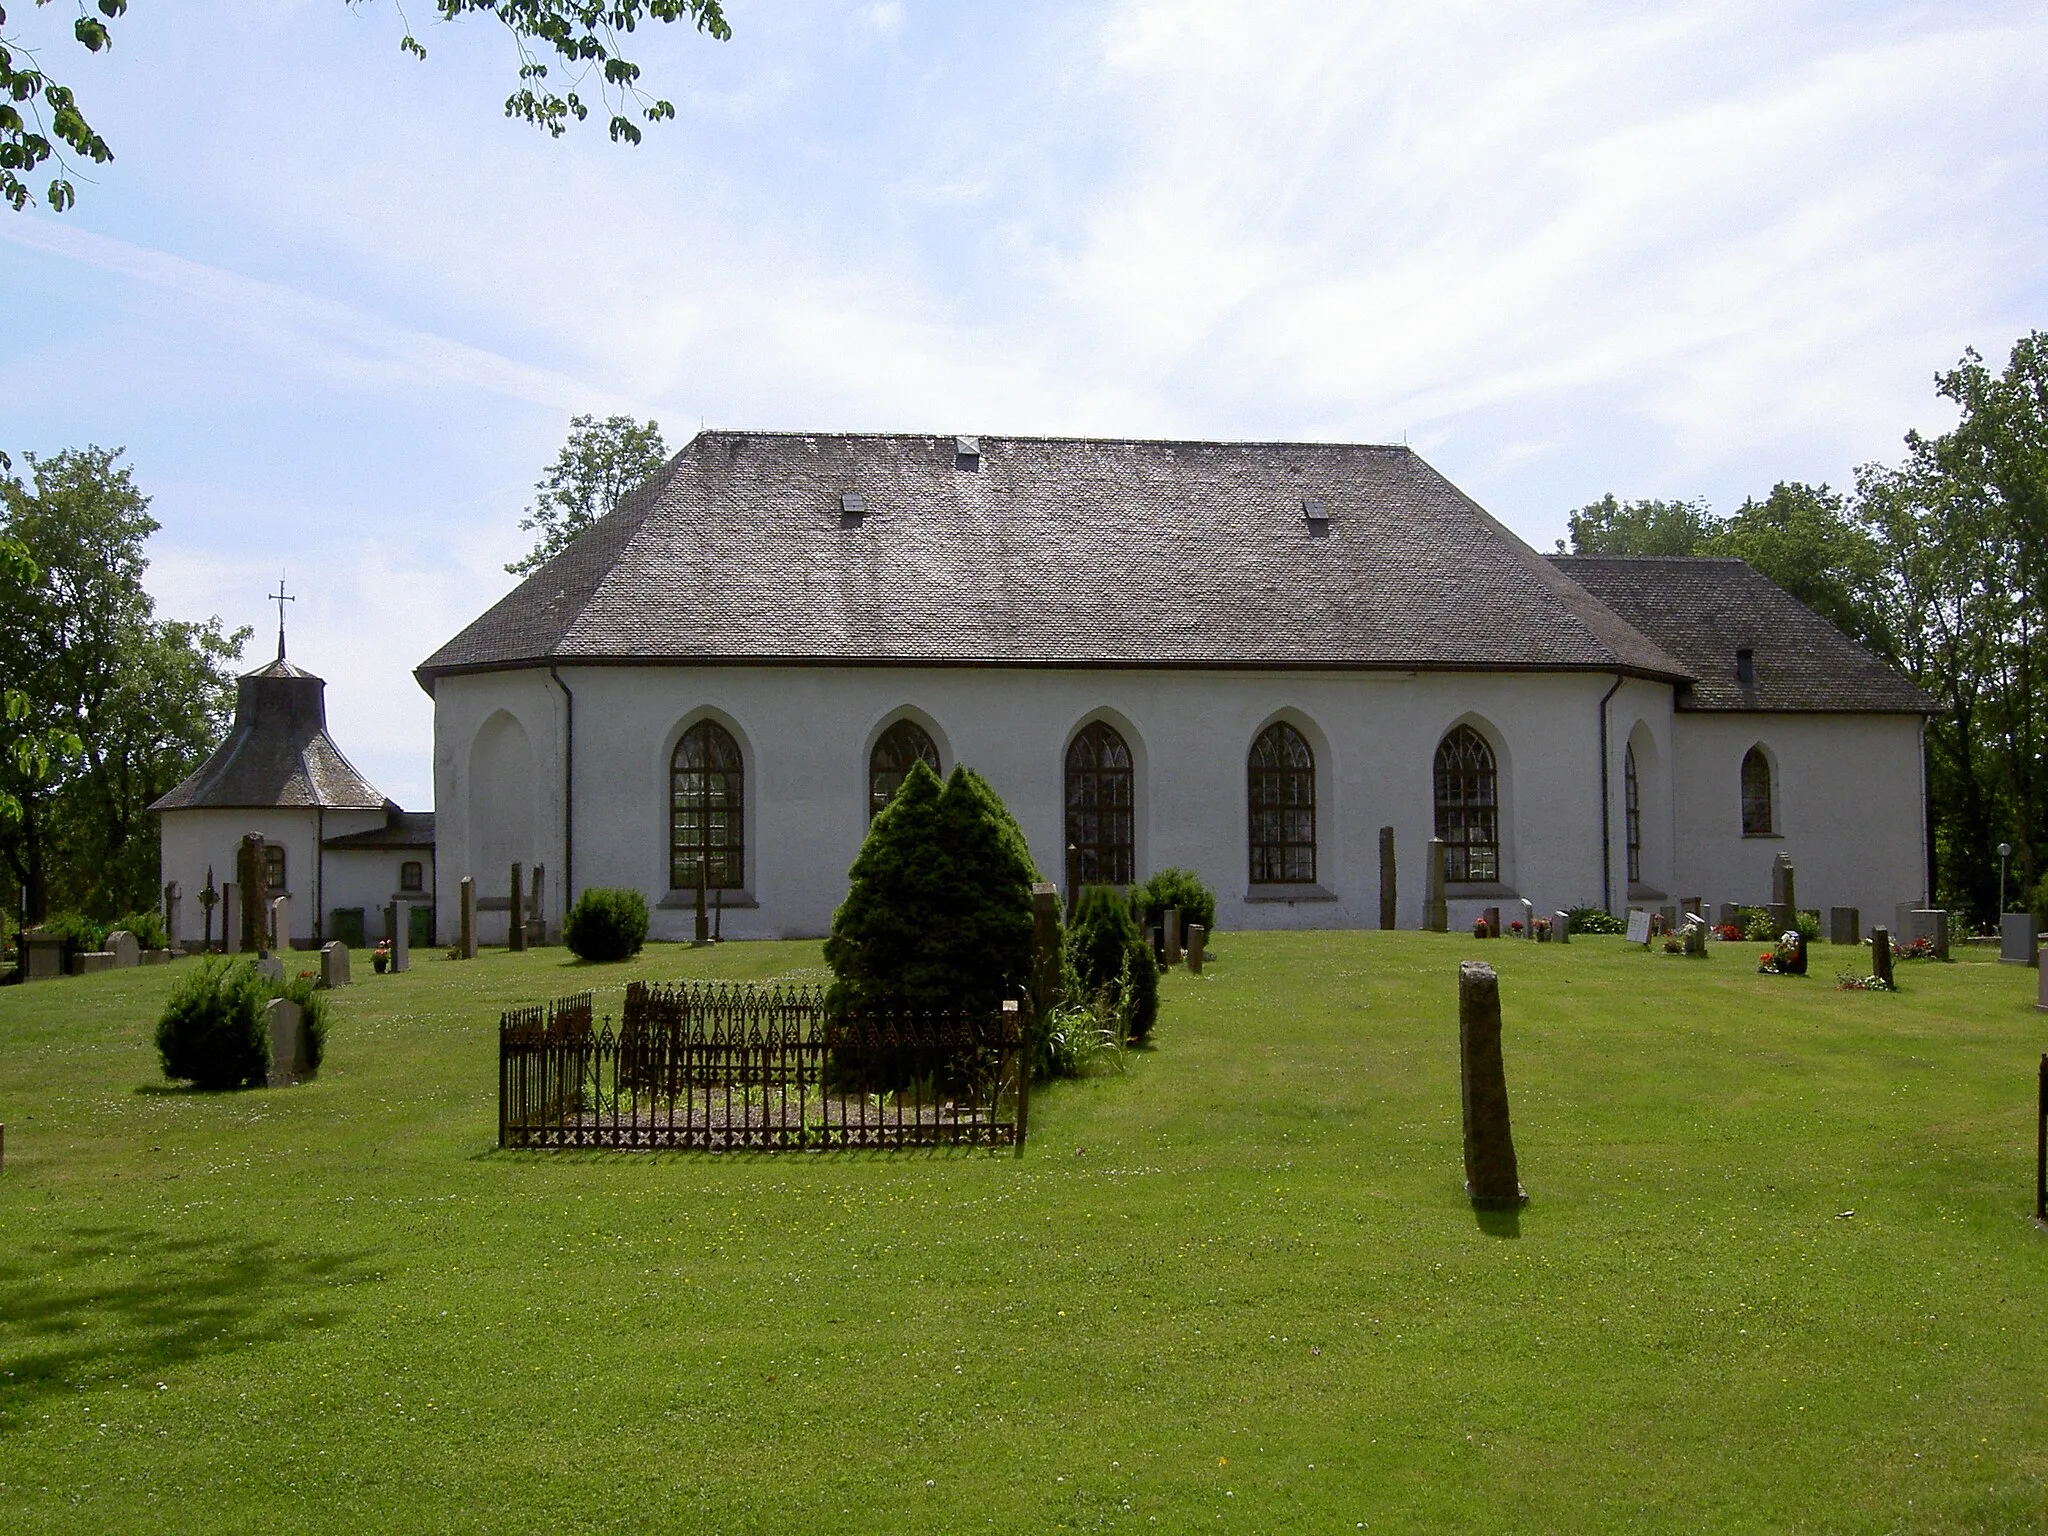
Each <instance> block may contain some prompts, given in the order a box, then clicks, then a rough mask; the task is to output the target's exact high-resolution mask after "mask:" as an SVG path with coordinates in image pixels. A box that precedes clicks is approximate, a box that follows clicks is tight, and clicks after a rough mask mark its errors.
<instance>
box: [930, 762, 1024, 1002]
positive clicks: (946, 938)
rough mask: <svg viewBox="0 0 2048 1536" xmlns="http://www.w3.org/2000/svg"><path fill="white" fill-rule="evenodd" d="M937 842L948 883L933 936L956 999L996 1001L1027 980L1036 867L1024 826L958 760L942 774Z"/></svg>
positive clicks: (982, 782) (984, 781)
mask: <svg viewBox="0 0 2048 1536" xmlns="http://www.w3.org/2000/svg"><path fill="white" fill-rule="evenodd" d="M939 844H940V847H941V849H942V850H943V852H944V857H945V860H946V862H947V863H948V864H949V865H950V866H951V869H950V871H949V873H950V879H951V884H952V887H953V891H952V898H951V900H952V906H951V908H950V910H949V912H948V913H947V917H946V921H945V922H944V923H943V924H942V925H941V926H940V929H939V935H938V936H939V938H940V940H941V945H942V949H943V952H944V954H945V966H946V969H947V971H948V972H949V973H950V974H951V975H952V977H953V979H954V985H955V986H956V987H957V988H958V997H959V1001H958V1002H957V1003H955V1004H954V1006H955V1007H960V1008H972V1009H975V1010H976V1011H980V1010H983V1009H994V1008H998V1007H1000V1006H1001V1005H1002V1000H1003V998H1004V996H1005V995H1006V994H1008V993H1009V992H1011V991H1013V990H1015V989H1018V988H1023V987H1028V986H1030V984H1031V936H1032V921H1031V885H1032V882H1033V881H1035V880H1036V879H1037V878H1038V867H1037V866H1036V865H1035V864H1033V863H1032V862H1031V849H1030V847H1029V845H1027V844H1026V843H1025V841H1024V829H1023V828H1022V827H1020V826H1018V825H1017V819H1016V818H1015V817H1014V816H1012V815H1011V814H1010V809H1009V807H1008V806H1006V805H1004V804H1003V802H1002V799H1001V797H1000V796H998V795H997V794H996V792H995V791H994V790H993V789H991V788H989V785H988V781H987V780H986V779H984V778H983V777H982V776H981V775H980V774H978V773H976V772H975V771H974V770H973V769H972V768H960V767H956V768H955V769H954V770H953V776H952V777H951V778H950V779H948V780H947V781H946V792H945V794H944V795H942V796H941V797H940V798H939Z"/></svg>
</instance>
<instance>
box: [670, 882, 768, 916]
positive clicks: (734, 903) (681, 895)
mask: <svg viewBox="0 0 2048 1536" xmlns="http://www.w3.org/2000/svg"><path fill="white" fill-rule="evenodd" d="M654 905H655V909H656V910H657V911H661V912H694V911H696V910H697V891H696V888H695V887H694V886H693V887H691V888H690V889H689V890H687V891H670V892H669V893H668V894H667V895H666V896H664V897H662V898H661V900H660V901H657V902H656V903H655V904H654ZM760 905H761V903H760V902H758V901H756V900H754V897H753V893H752V892H750V891H706V892H705V893H704V910H705V911H706V912H714V911H717V910H718V909H719V908H721V907H723V908H724V909H725V910H726V911H728V912H730V911H733V910H734V909H735V908H745V907H758V906H760Z"/></svg>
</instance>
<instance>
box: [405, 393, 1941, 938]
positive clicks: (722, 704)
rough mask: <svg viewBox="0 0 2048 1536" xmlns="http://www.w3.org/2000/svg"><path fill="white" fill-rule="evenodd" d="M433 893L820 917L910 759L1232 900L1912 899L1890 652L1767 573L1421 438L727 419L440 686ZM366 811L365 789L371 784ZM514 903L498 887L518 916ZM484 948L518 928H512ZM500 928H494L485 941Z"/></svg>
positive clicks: (1909, 808) (534, 578)
mask: <svg viewBox="0 0 2048 1536" xmlns="http://www.w3.org/2000/svg"><path fill="white" fill-rule="evenodd" d="M417 676H418V679H419V682H420V685H421V686H422V687H423V688H424V689H426V690H427V692H428V693H429V694H431V695H432V697H433V700H434V784H435V803H436V806H437V810H438V818H437V827H436V838H435V846H434V859H435V863H436V866H437V869H438V878H437V879H436V880H435V882H434V888H435V890H436V891H438V893H439V900H440V902H441V904H442V906H443V909H444V910H442V911H441V913H440V927H441V931H442V932H444V933H446V932H451V931H453V927H454V923H455V913H454V911H453V907H452V903H453V901H454V899H455V893H456V888H457V883H458V881H459V880H460V879H461V878H462V877H463V876H465V875H473V876H475V878H476V881H477V888H478V891H479V894H480V895H484V896H502V895H504V894H505V890H504V887H505V885H506V882H507V880H508V878H509V873H508V872H509V867H510V865H511V864H512V863H514V862H515V861H516V862H518V863H520V864H521V865H522V866H524V867H525V868H526V869H527V870H528V871H531V870H532V869H533V867H534V866H536V865H538V866H540V867H542V868H543V869H544V871H545V875H544V892H543V906H544V911H545V913H546V916H547V920H548V923H549V926H550V928H551V929H553V928H556V927H558V925H559V919H560V915H561V913H562V912H563V911H564V910H565V907H566V905H567V903H568V902H569V901H571V900H573V897H574V893H575V892H577V891H579V890H582V889H585V888H587V887H591V886H624V887H631V888H633V889H637V890H639V891H641V892H642V893H644V894H645V895H646V897H647V899H648V902H649V905H650V907H652V908H654V909H655V921H654V936H655V937H657V938H681V937H686V936H687V935H688V934H689V932H690V930H691V926H692V922H693V918H692V910H691V909H693V908H694V905H695V900H696V887H697V884H698V882H699V880H700V878H701V879H702V880H703V882H704V883H705V885H706V886H707V887H708V888H709V889H710V890H712V891H713V892H715V893H716V896H715V899H716V900H717V901H718V903H719V904H720V905H721V906H722V909H723V929H724V932H725V934H726V935H727V936H728V937H776V936H783V937H796V936H813V935H818V934H822V933H824V932H826V931H827V929H828V928H829V926H830V923H831V918H832V912H833V909H834V907H835V906H836V905H837V904H838V903H839V901H840V900H841V898H842V897H843V895H844V893H845V890H846V874H847V868H848V866H849V865H850V864H851V863H852V861H853V858H854V855H855V853H856V851H857V850H858V848H859V846H860V842H861V839H862V836H863V835H864V833H865V830H866V827H867V824H868V821H869V819H870V817H871V815H872V814H873V812H874V810H875V809H876V808H877V806H878V805H879V804H880V803H881V802H882V801H883V800H885V799H886V797H887V795H888V793H889V792H890V791H891V790H892V789H893V787H894V785H895V784H896V782H897V781H898V780H899V779H900V776H901V775H902V773H903V772H904V771H905V770H906V769H907V767H908V766H909V764H910V763H911V762H912V761H913V760H914V759H915V758H917V757H923V758H925V759H926V760H928V761H930V762H931V763H932V764H933V765H934V766H935V767H936V768H938V769H939V770H940V771H941V772H945V771H950V770H951V769H952V767H953V766H954V765H955V764H956V763H964V764H967V765H968V766H970V767H972V768H974V769H976V770H977V771H979V772H980V773H981V774H982V775H984V776H985V777H986V778H987V779H988V780H989V782H990V783H991V784H992V785H993V786H994V788H995V789H996V791H997V792H998V793H999V794H1000V795H1001V796H1002V797H1003V799H1004V800H1005V801H1006V802H1007V804H1008V805H1009V807H1010V809H1011V811H1012V812H1013V813H1014V814H1015V816H1016V817H1017V820H1018V821H1019V823H1020V824H1021V825H1022V827H1023V829H1024V832H1025V834H1026V836H1027V837H1028V838H1029V840H1030V844H1031V848H1032V852H1033V855H1034V857H1035V858H1036V860H1037V862H1038V865H1039V867H1040V869H1041V870H1042V871H1043V872H1044V873H1045V875H1046V876H1047V878H1049V879H1053V880H1055V881H1058V882H1059V883H1060V884H1061V885H1062V886H1063V887H1064V888H1066V889H1067V890H1068V891H1069V892H1071V891H1072V889H1073V888H1074V887H1075V886H1076V885H1078V884H1082V883H1092V882H1096V881H1106V882H1112V883H1119V884H1121V883H1125V882H1129V881H1132V880H1134V879H1140V880H1141V879H1143V878H1144V877H1145V876H1146V875H1147V874H1149V873H1150V872H1151V871H1153V870H1156V869H1159V868H1161V867H1164V866H1169V865H1178V866H1182V867H1186V868H1190V869H1193V870H1195V871H1197V872H1198V873H1199V874H1200V875H1201V877H1202V878H1203V879H1204V880H1205V881H1207V882H1208V883H1209V884H1210V885H1211V886H1213V887H1214V888H1215V890H1216V892H1217V897H1218V914H1217V922H1218V925H1219V927H1223V928H1273V927H1302V928H1354V927H1374V926H1378V924H1379V922H1380V891H1381V863H1380V860H1381V844H1382V839H1381V829H1382V828H1392V833H1393V846H1394V849H1395V862H1396V866H1397V871H1398V878H1397V903H1396V915H1397V921H1398V925H1399V926H1401V927H1404V928H1413V927H1418V926H1420V925H1421V922H1422V917H1423V894H1424V878H1423V867H1422V866H1423V860H1424V857H1425V854H1426V850H1427V847H1428V843H1429V840H1430V839H1431V838H1434V837H1441V838H1443V839H1444V841H1445V843H1446V845H1447V848H1446V853H1445V860H1446V875H1447V878H1448V881H1449V885H1448V893H1449V896H1450V908H1451V920H1452V922H1453V924H1454V925H1460V926H1462V925H1468V924H1469V923H1470V922H1471V920H1472V918H1473V916H1474V915H1475V914H1476V913H1478V912H1479V911H1480V910H1481V909H1483V908H1485V907H1489V906H1503V905H1507V906H1512V905H1513V903H1514V902H1515V901H1516V900H1517V899H1519V898H1526V899H1528V900H1530V901H1531V902H1533V903H1534V905H1535V907H1536V909H1537V910H1538V911H1539V912H1547V911H1551V910H1554V909H1558V908H1563V907H1567V906H1574V905H1581V904H1592V905H1602V906H1606V907H1607V908H1609V909H1610V910H1613V911H1617V912H1619V911H1621V910H1623V909H1625V908H1626V907H1628V906H1630V905H1664V904H1668V903H1673V902H1676V901H1678V900H1679V899H1681V897H1682V896H1700V897H1703V898H1704V899H1705V900H1707V901H1709V902H1720V901H1742V902H1759V903H1760V902H1763V901H1765V900H1767V899H1768V896H1769V890H1770V868H1771V864H1772V861H1773V859H1774V857H1775V856H1776V855H1777V854H1779V853H1780V852H1784V853H1788V854H1789V855H1790V856H1791V858H1792V860H1793V862H1794V864H1795V867H1796V868H1797V870H1798V876H1799V892H1800V896H1801V899H1802V903H1803V904H1804V905H1807V906H1816V905H1818V906H1822V907H1825V906H1829V905H1843V906H1856V907H1860V908H1861V909H1862V910H1863V911H1864V913H1865V914H1866V926H1867V925H1868V923H1869V922H1875V921H1882V920H1883V919H1884V917H1885V916H1886V915H1888V914H1889V913H1890V912H1891V911H1892V910H1893V908H1894V907H1895V906H1896V905H1897V904H1898V903H1900V902H1915V903H1919V902H1921V901H1922V900H1923V899H1924V897H1925V894H1926V892H1925V868H1926V859H1925V847H1926V834H1925V818H1924V809H1925V806H1924V787H1923V777H1922V741H1921V737H1922V727H1923V723H1924V719H1925V711H1926V709H1927V708H1928V702H1927V700H1926V699H1925V698H1924V696H1922V695H1921V694H1920V693H1919V692H1918V691H1917V690H1916V689H1914V688H1913V687H1912V686H1911V685H1910V684H1909V683H1908V682H1907V681H1906V680H1905V679H1904V678H1902V677H1900V676H1899V675H1897V674H1896V673H1894V672H1892V671H1891V670H1889V669H1888V668H1887V667H1886V666H1884V665H1883V664H1882V663H1880V662H1879V661H1878V660H1877V659H1876V658H1875V657H1873V656H1871V655H1869V654H1868V653H1866V652H1865V651H1863V650H1862V649H1860V648H1859V647H1858V646H1856V645H1855V644H1853V643H1852V642H1851V641H1849V640H1848V639H1846V638H1845V637H1843V636H1842V635H1841V634H1840V633H1839V632H1837V631H1836V630H1835V629H1834V628H1833V627H1832V626H1830V625H1829V624H1828V623H1826V622H1825V621H1824V620H1822V619H1820V618H1819V617H1818V616H1816V615H1815V614H1813V613H1812V612H1810V611H1809V610H1807V609H1806V608H1804V607H1803V606H1801V605H1800V604H1799V603H1797V602H1795V601H1794V600H1793V599H1792V598H1790V597H1788V596H1787V595H1786V594H1785V593H1784V592H1782V591H1780V590H1779V589H1778V588H1777V587H1775V586H1773V585H1772V584H1771V583H1769V582H1768V581H1766V580H1764V579H1763V578H1762V577H1760V576H1758V575H1757V574H1756V573H1754V572H1753V571H1751V570H1750V569H1749V568H1748V567H1747V566H1745V565H1743V564H1742V563H1741V562H1739V561H1732V560H1691V559H1678V560H1670V559H1619V558H1612V559H1610V558H1564V557H1558V558H1546V557H1544V556H1542V555H1539V554H1537V553H1536V552H1535V551H1533V550H1532V549H1530V548H1529V547H1528V546H1527V545H1525V544H1524V543H1522V542H1521V541H1520V540H1519V539H1517V538H1516V537H1515V536H1514V535H1513V534H1512V533H1510V532H1509V531H1508V530H1507V529H1506V528H1505V527H1503V526H1502V525H1501V524H1500V523H1498V522H1496V521H1495V520H1494V519H1493V518H1492V517H1490V516H1489V515H1488V514H1487V513H1486V512H1485V511H1484V510H1483V509H1482V508H1481V507H1479V506H1478V505H1477V504H1475V503H1474V502H1473V501H1472V500H1471V499H1470V498H1469V497H1467V496H1465V495H1464V494H1462V493H1461V492H1460V491H1459V490H1458V489H1457V488H1456V487H1455V486H1453V485H1451V484H1450V483H1449V482H1448V481H1447V480H1445V479H1444V478H1443V477H1442V476H1441V475H1439V474H1437V473H1436V472H1435V471H1434V470H1433V469H1431V468H1430V467H1429V465H1427V464H1426V463H1424V462H1423V461H1422V460H1421V459H1420V458H1419V457H1417V456H1416V455H1415V454H1414V453H1412V452H1410V451H1409V450H1408V449H1406V448H1399V447H1373V446H1352V445H1336V444H1292V443H1198V442H1127V441H1100V440H1088V439H1057V438H997V437H982V438H978V439H977V438H965V437H961V438H956V437H952V436H898V435H890V436H853V435H825V434H797V433H751V432H723V431H707V432H704V433H701V434H699V435H698V436H697V437H696V438H695V439H694V440H693V441H692V442H691V443H690V444H689V445H688V446H687V447H685V448H684V449H683V450H682V451H681V452H680V453H678V454H677V455H676V456H675V458H674V459H672V460H671V461H670V462H669V464H668V465H667V466H666V467H665V468H664V469H663V471H662V472H661V474H660V475H658V476H657V477H656V478H655V479H654V480H653V481H652V482H650V483H649V484H648V485H647V486H645V487H643V488H642V489H641V490H640V491H639V492H637V493H635V494H634V495H633V496H632V497H630V498H629V499H628V500H627V501H626V502H625V503H624V504H623V505H622V506H621V507H620V508H619V509H618V510H617V511H616V512H615V513H613V514H612V515H611V516H609V517H607V518H606V519H604V520H603V521H602V522H601V523H599V524H598V525H597V526H595V527H594V528H592V529H591V530H590V531H589V532H587V533H585V534H584V535H583V536H582V537H580V538H579V539H577V540H576V541H575V542H574V543H572V544H571V545H570V546H569V547H568V548H567V549H565V550H564V551H563V552H562V553H561V554H560V555H558V556H557V557H556V558H555V559H553V560H552V561H550V562H549V563H548V564H546V565H545V566H543V567H541V568H540V569H539V570H537V571H535V572H534V573H533V574H532V575H531V576H529V577H528V578H527V579H526V580H525V581H524V582H523V583H521V585H520V586H519V587H518V588H517V589H515V590H514V591H513V592H512V593H510V594H509V595H508V596H507V597H505V598H504V599H503V600H502V601H500V602H499V603H497V604H496V605H495V606H494V607H492V608H491V609H490V610H489V611H488V612H487V613H485V614H483V615H482V616H481V617H480V618H478V619H477V620H476V621H475V622H474V623H472V624H470V625H469V626H468V627H467V628H466V629H464V630H463V631H462V632H461V633H460V634H459V635H457V636H456V637H455V638H454V639H452V640H450V641H449V642H448V643H447V644H446V645H444V646H443V647H442V648H441V649H440V650H438V651H436V652H435V653H434V655H433V656H431V657H430V658H429V659H428V660H427V661H426V662H425V663H424V664H423V665H422V666H421V667H420V668H419V670H418V673H417ZM364 810H365V811H368V810H369V807H367V806H365V807H364ZM494 905H495V903H494ZM484 921H485V922H486V925H487V926H486V928H485V931H484V934H483V937H484V938H485V939H486V940H493V939H495V940H498V941H502V939H503V936H504V935H503V932H502V930H503V927H504V917H503V916H502V915H501V914H498V913H492V914H489V915H487V917H486V918H485V920H484ZM492 921H495V922H496V924H497V927H498V929H499V931H498V932H497V933H495V934H494V933H492V932H491V930H490V928H489V927H488V924H489V923H490V922H492Z"/></svg>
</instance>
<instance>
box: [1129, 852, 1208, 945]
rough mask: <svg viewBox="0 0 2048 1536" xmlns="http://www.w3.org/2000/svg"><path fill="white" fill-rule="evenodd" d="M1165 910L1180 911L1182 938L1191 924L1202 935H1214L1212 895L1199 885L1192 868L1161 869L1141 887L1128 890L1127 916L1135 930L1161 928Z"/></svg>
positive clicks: (1200, 879)
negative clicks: (1178, 909) (1177, 909)
mask: <svg viewBox="0 0 2048 1536" xmlns="http://www.w3.org/2000/svg"><path fill="white" fill-rule="evenodd" d="M1169 907H1179V908H1180V931H1181V933H1182V934H1183V935H1185V934H1186V933H1187V931H1188V927H1189V925H1190V924H1192V923H1200V924H1201V925H1202V929H1203V932H1204V933H1206V934H1207V935H1208V936H1210V937H1211V938H1213V937H1214V936H1215V933H1216V893H1215V892H1214V891H1212V890H1210V889H1209V887H1208V886H1206V885H1204V884H1203V883H1202V877H1201V876H1200V875H1198V874H1196V873H1195V872H1194V871H1193V870H1192V869H1162V870H1160V871H1159V872H1158V873H1157V874H1155V875H1153V877H1152V878H1151V879H1150V880H1147V881H1146V882H1145V883H1144V884H1143V885H1137V886H1133V887H1131V916H1132V918H1134V919H1135V920H1136V922H1137V924H1138V931H1139V932H1141V933H1145V932H1149V931H1151V930H1152V929H1153V928H1157V927H1163V926H1164V925H1165V922H1166V911H1167V908H1169Z"/></svg>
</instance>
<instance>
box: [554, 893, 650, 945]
mask: <svg viewBox="0 0 2048 1536" xmlns="http://www.w3.org/2000/svg"><path fill="white" fill-rule="evenodd" d="M562 942H563V943H564V944H566V945H568V946H569V953H571V954H572V955H574V956H575V957H576V958H577V959H578V960H589V961H593V962H597V963H600V964H603V963H609V962H611V961H614V960H625V959H629V958H630V957H632V956H634V955H637V954H639V953H640V946H641V945H643V944H645V943H646V942H647V898H646V897H645V896H642V895H641V894H640V893H639V892H638V891H622V890H617V889H613V888H610V887H606V886H592V887H590V888H589V889H588V890H586V891H584V892H583V894H582V895H580V896H578V897H577V898H576V905H575V906H573V907H571V908H570V909H569V915H568V916H567V917H566V918H564V919H563V920H562Z"/></svg>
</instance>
